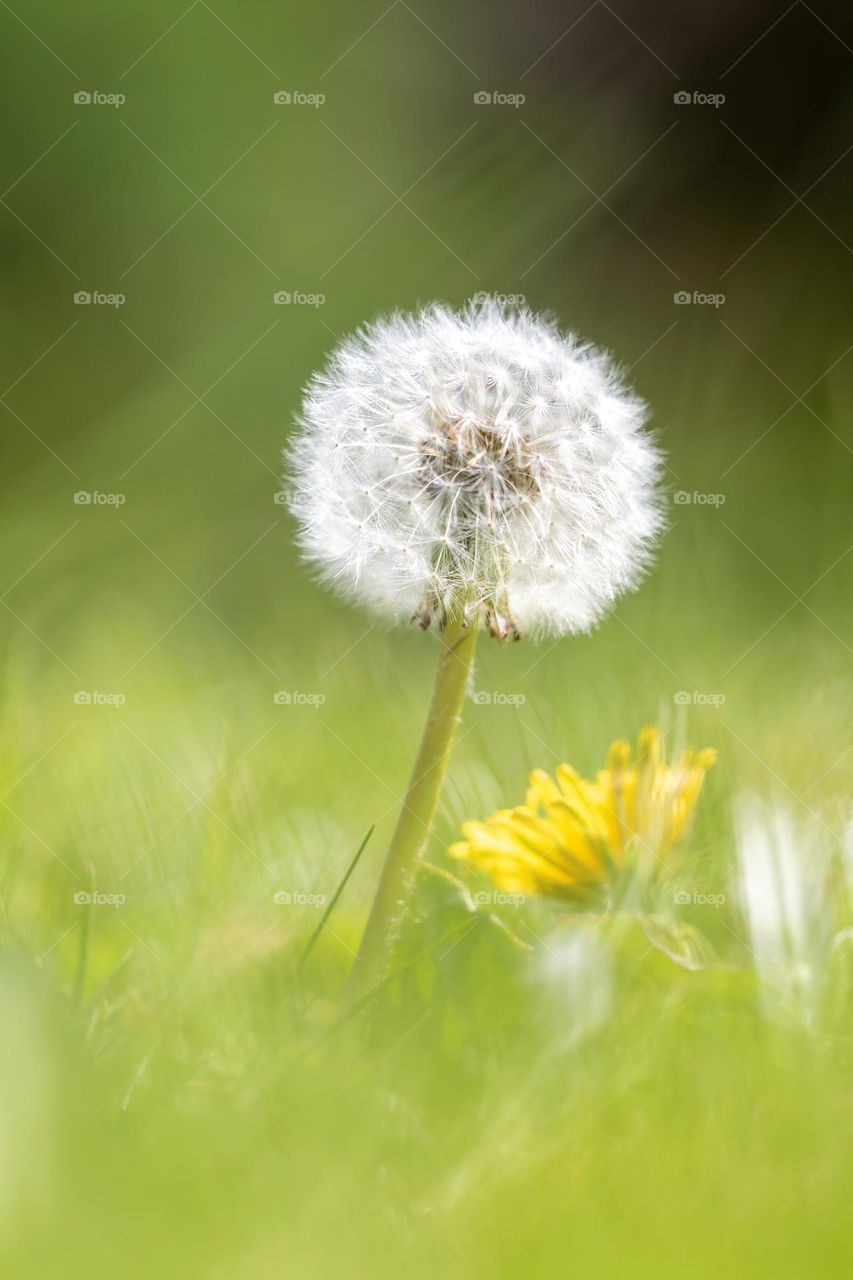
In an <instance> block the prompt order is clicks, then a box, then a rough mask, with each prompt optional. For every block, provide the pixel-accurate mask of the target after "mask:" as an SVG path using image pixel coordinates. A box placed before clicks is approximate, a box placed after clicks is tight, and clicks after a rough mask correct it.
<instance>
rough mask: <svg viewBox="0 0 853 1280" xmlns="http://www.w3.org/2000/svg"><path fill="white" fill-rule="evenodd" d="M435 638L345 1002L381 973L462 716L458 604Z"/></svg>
mask: <svg viewBox="0 0 853 1280" xmlns="http://www.w3.org/2000/svg"><path fill="white" fill-rule="evenodd" d="M441 640H442V653H441V657H440V659H439V664H438V672H437V674H436V677H435V685H434V687H433V692H432V701H431V703H430V708H429V714H428V716H427V722H426V725H425V726H424V731H423V736H422V737H421V744H420V748H419V750H418V756H417V760H416V761H415V767H414V769H413V771H412V776H411V778H410V779H409V786H408V789H407V791H406V795H405V797H404V799H403V809H402V812H401V813H400V817H399V818H398V820H397V827H396V830H395V831H394V836H393V838H392V840H391V845H390V848H389V850H388V854H387V857H386V859H385V866H384V868H383V870H382V877H381V879H380V881H379V886H378V888H377V890H376V896H375V898H374V899H373V906H372V907H371V910H370V915H369V917H368V920H367V925H366V926H365V930H364V935H363V937H362V940H361V946H360V947H359V951H358V955H357V956H356V959H355V962H354V963H353V967H352V971H351V973H350V976H349V981H348V983H347V989H346V992H345V998H344V1000H345V1005H346V1006H348V1007H349V1006H352V1005H353V1004H355V1003H357V1002H358V1001H359V1000H360V999H361V998H362V997H363V996H364V994H365V992H368V991H370V990H371V989H372V988H373V987H375V986H376V985H377V983H379V982H381V980H382V978H383V977H384V974H385V970H386V968H387V966H388V962H389V959H390V956H391V951H392V949H393V946H394V943H395V941H396V939H397V936H398V934H399V931H400V927H401V925H402V922H403V917H404V915H405V911H406V907H407V905H408V901H409V897H410V895H411V891H412V886H413V883H414V879H415V874H416V872H417V868H418V863H419V861H420V858H421V855H422V853H423V851H424V849H425V848H426V844H427V841H428V839H429V834H430V828H431V826H432V820H433V817H434V815H435V810H436V806H437V804H438V798H439V795H440V794H441V788H442V784H443V782H444V776H445V773H446V772H447V762H448V759H449V757H450V751H451V748H452V746H453V739H454V737H455V736H456V727H457V725H458V723H459V721H460V719H461V718H462V705H463V702H464V700H465V693H466V690H467V688H468V680H469V677H470V674H471V671H472V669H473V664H474V649H475V645H476V640H477V627H476V623H475V622H473V621H472V623H471V625H470V626H466V625H465V620H464V615H463V610H462V608H461V607H460V608H459V609H458V610H456V611H454V612H452V613H450V614H449V616H448V620H447V626H446V628H445V630H444V632H443V633H442V636H441Z"/></svg>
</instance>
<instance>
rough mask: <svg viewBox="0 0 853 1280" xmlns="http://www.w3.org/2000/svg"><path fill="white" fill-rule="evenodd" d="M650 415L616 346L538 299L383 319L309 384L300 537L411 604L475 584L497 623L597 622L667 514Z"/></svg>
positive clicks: (355, 581) (359, 593)
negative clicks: (524, 305) (557, 317)
mask: <svg viewBox="0 0 853 1280" xmlns="http://www.w3.org/2000/svg"><path fill="white" fill-rule="evenodd" d="M645 418H646V409H645V406H644V404H643V403H642V402H641V401H640V400H639V399H637V397H636V396H635V395H634V394H633V393H632V392H631V391H630V390H628V389H627V388H626V386H625V385H624V383H623V382H622V380H621V378H620V375H619V373H618V370H617V369H616V367H615V366H614V365H613V364H612V362H611V361H610V360H609V358H608V357H607V356H606V355H605V354H603V353H602V352H600V351H597V350H596V349H595V348H593V347H591V346H588V345H585V344H583V343H581V342H580V341H578V339H577V338H575V337H574V336H572V335H563V334H561V333H560V332H559V330H558V329H557V327H556V325H555V324H553V323H552V322H551V321H549V320H547V319H544V318H542V317H540V316H536V315H534V314H532V313H531V312H529V311H528V310H526V309H511V308H507V307H505V306H503V305H501V304H499V303H498V302H496V301H493V300H490V299H487V300H486V301H484V302H478V303H471V304H469V305H468V306H467V307H466V308H464V309H463V310H462V311H453V310H451V309H449V308H447V307H445V306H442V305H438V304H435V305H432V306H429V307H426V308H424V309H423V310H421V311H419V312H417V313H416V314H414V315H402V314H394V315H392V316H390V317H389V318H387V319H381V320H378V321H376V322H374V323H372V324H370V325H366V326H364V327H363V328H361V329H360V330H358V331H357V332H356V333H355V334H354V335H352V336H351V337H349V338H347V339H345V340H344V341H343V342H342V343H341V344H340V345H339V346H338V347H337V348H336V349H335V350H334V351H333V352H332V354H331V356H330V358H329V361H328V363H327V365H326V367H325V368H324V369H323V370H322V371H321V372H319V373H318V374H316V375H315V376H314V378H313V379H312V381H311V383H310V384H309V386H308V389H307V391H306V394H305V399H304V403H303V407H302V413H301V416H300V420H299V430H298V432H297V435H296V438H295V440H294V442H293V444H292V446H291V448H290V450H289V454H288V465H289V470H290V472H291V474H292V477H293V481H294V485H293V491H294V496H293V499H292V502H291V505H292V509H293V511H294V513H295V515H296V517H297V520H298V521H299V526H300V542H301V546H302V549H303V552H304V554H305V555H306V557H307V558H308V559H309V560H310V561H311V562H313V563H314V564H315V565H316V566H317V567H318V569H319V570H320V572H321V574H322V576H323V577H324V578H325V579H326V580H327V581H328V582H329V583H330V584H331V585H333V586H334V587H335V588H337V589H338V590H339V591H341V592H342V593H344V594H345V595H348V596H350V597H352V598H355V599H357V600H359V601H362V602H364V603H366V604H368V605H369V606H370V607H372V608H373V609H374V610H375V611H377V612H378V613H380V614H381V615H383V616H385V617H386V618H390V619H393V620H396V621H406V620H408V619H409V618H412V617H416V618H417V619H418V620H419V621H421V622H422V624H423V625H429V623H430V622H432V621H439V622H440V621H441V620H442V618H443V616H444V614H445V612H446V610H447V609H448V608H449V607H450V606H451V604H453V603H454V602H456V601H459V600H460V599H464V601H465V605H466V609H467V611H468V615H469V617H470V618H471V619H472V620H475V621H476V622H477V623H482V624H487V625H489V626H490V627H491V629H492V631H493V633H495V634H501V633H502V634H506V633H507V632H512V633H515V632H517V631H523V632H534V633H540V634H553V635H561V634H564V633H568V632H575V631H586V630H589V629H590V628H591V627H592V626H594V625H595V623H596V622H597V621H598V620H599V619H600V618H601V617H602V616H603V614H604V613H605V612H606V611H607V609H608V608H609V607H610V605H611V604H612V603H613V601H614V600H615V599H616V598H617V597H618V596H619V595H620V594H621V593H622V592H624V591H628V590H631V589H632V588H634V587H635V586H636V585H637V584H638V582H639V580H640V578H641V577H642V575H643V572H644V570H645V569H646V567H647V566H648V563H649V559H650V554H651V551H652V548H653V546H654V543H655V540H656V537H657V535H658V533H659V532H660V529H661V526H662V512H661V502H660V497H659V489H658V481H659V473H660V467H661V456H660V453H659V450H658V448H657V447H656V445H655V444H654V442H653V440H652V439H651V437H650V436H649V434H648V433H647V432H646V431H645V430H644V423H645ZM496 618H499V619H501V621H504V620H506V621H507V626H506V628H504V627H503V626H502V625H500V624H499V623H497V624H496V622H495V619H496Z"/></svg>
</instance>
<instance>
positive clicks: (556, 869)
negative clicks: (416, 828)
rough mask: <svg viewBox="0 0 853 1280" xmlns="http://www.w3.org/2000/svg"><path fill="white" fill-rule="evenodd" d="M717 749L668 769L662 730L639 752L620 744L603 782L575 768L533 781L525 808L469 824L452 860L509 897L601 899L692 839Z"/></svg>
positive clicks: (651, 733) (648, 736) (646, 734)
mask: <svg viewBox="0 0 853 1280" xmlns="http://www.w3.org/2000/svg"><path fill="white" fill-rule="evenodd" d="M716 757H717V753H716V751H714V750H712V749H710V748H708V749H706V750H705V751H694V750H693V748H692V747H687V748H686V749H685V750H684V751H683V752H682V754H681V755H680V756H679V758H678V759H677V760H675V761H673V762H672V764H667V762H666V758H665V755H664V750H663V743H662V741H661V735H660V731H659V730H658V729H657V728H656V727H655V726H647V727H646V728H645V729H642V730H641V732H640V735H639V738H638V741H637V750H636V753H635V754H634V753H632V750H631V745H630V743H628V742H625V741H624V740H623V739H617V741H616V742H614V743H612V745H611V747H610V750H609V751H608V753H607V760H606V762H605V767H604V769H602V770H601V771H600V772H599V773H597V774H596V776H595V780H594V781H590V780H589V779H588V778H582V777H581V776H580V775H579V774H578V773H577V772H576V771H575V770H574V769H573V768H572V767H571V765H568V764H561V765H558V766H557V769H556V771H555V778H556V780H555V779H554V778H551V777H550V776H549V775H548V774H547V773H545V772H544V771H543V770H542V769H535V770H534V771H533V773H531V775H530V785H529V788H528V791H527V796H526V799H525V803H524V804H522V805H518V806H516V808H514V809H499V810H498V811H497V813H493V814H492V815H491V817H489V818H486V819H485V820H484V821H481V822H479V821H472V822H465V823H463V826H462V831H463V834H464V836H465V839H464V840H463V841H460V842H459V843H458V844H454V845H451V846H450V850H449V852H450V855H451V856H452V857H454V858H461V859H463V860H465V861H468V862H471V863H473V864H474V865H475V866H477V867H479V868H480V869H481V870H483V871H486V872H487V873H488V874H489V875H490V876H491V877H492V879H493V880H494V882H495V884H496V885H497V887H498V888H499V889H501V890H503V891H505V892H507V893H522V894H530V895H541V896H545V897H551V898H565V899H569V900H571V901H574V902H581V903H583V902H587V903H588V902H594V901H595V900H597V899H600V898H601V897H602V895H605V894H606V893H607V891H608V890H609V889H610V888H612V887H613V885H614V884H615V883H616V882H617V881H618V880H619V879H620V877H621V875H622V873H623V872H624V871H625V870H626V869H630V868H631V867H632V866H634V865H635V863H636V862H638V861H640V860H641V859H643V857H644V856H645V858H646V861H647V865H649V866H651V867H653V868H655V867H657V866H658V865H659V864H660V863H661V861H662V860H663V859H664V858H665V856H666V852H667V850H668V849H670V848H671V847H672V846H673V845H675V844H677V843H678V841H679V840H681V838H682V837H683V836H684V834H685V832H686V830H687V827H688V825H689V822H690V819H691V817H692V814H693V810H694V809H695V807H696V802H697V800H698V799H699V793H700V791H701V790H702V783H703V782H704V780H705V774H706V773H707V771H708V769H710V767H711V765H712V764H713V763H714V761H715V759H716Z"/></svg>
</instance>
